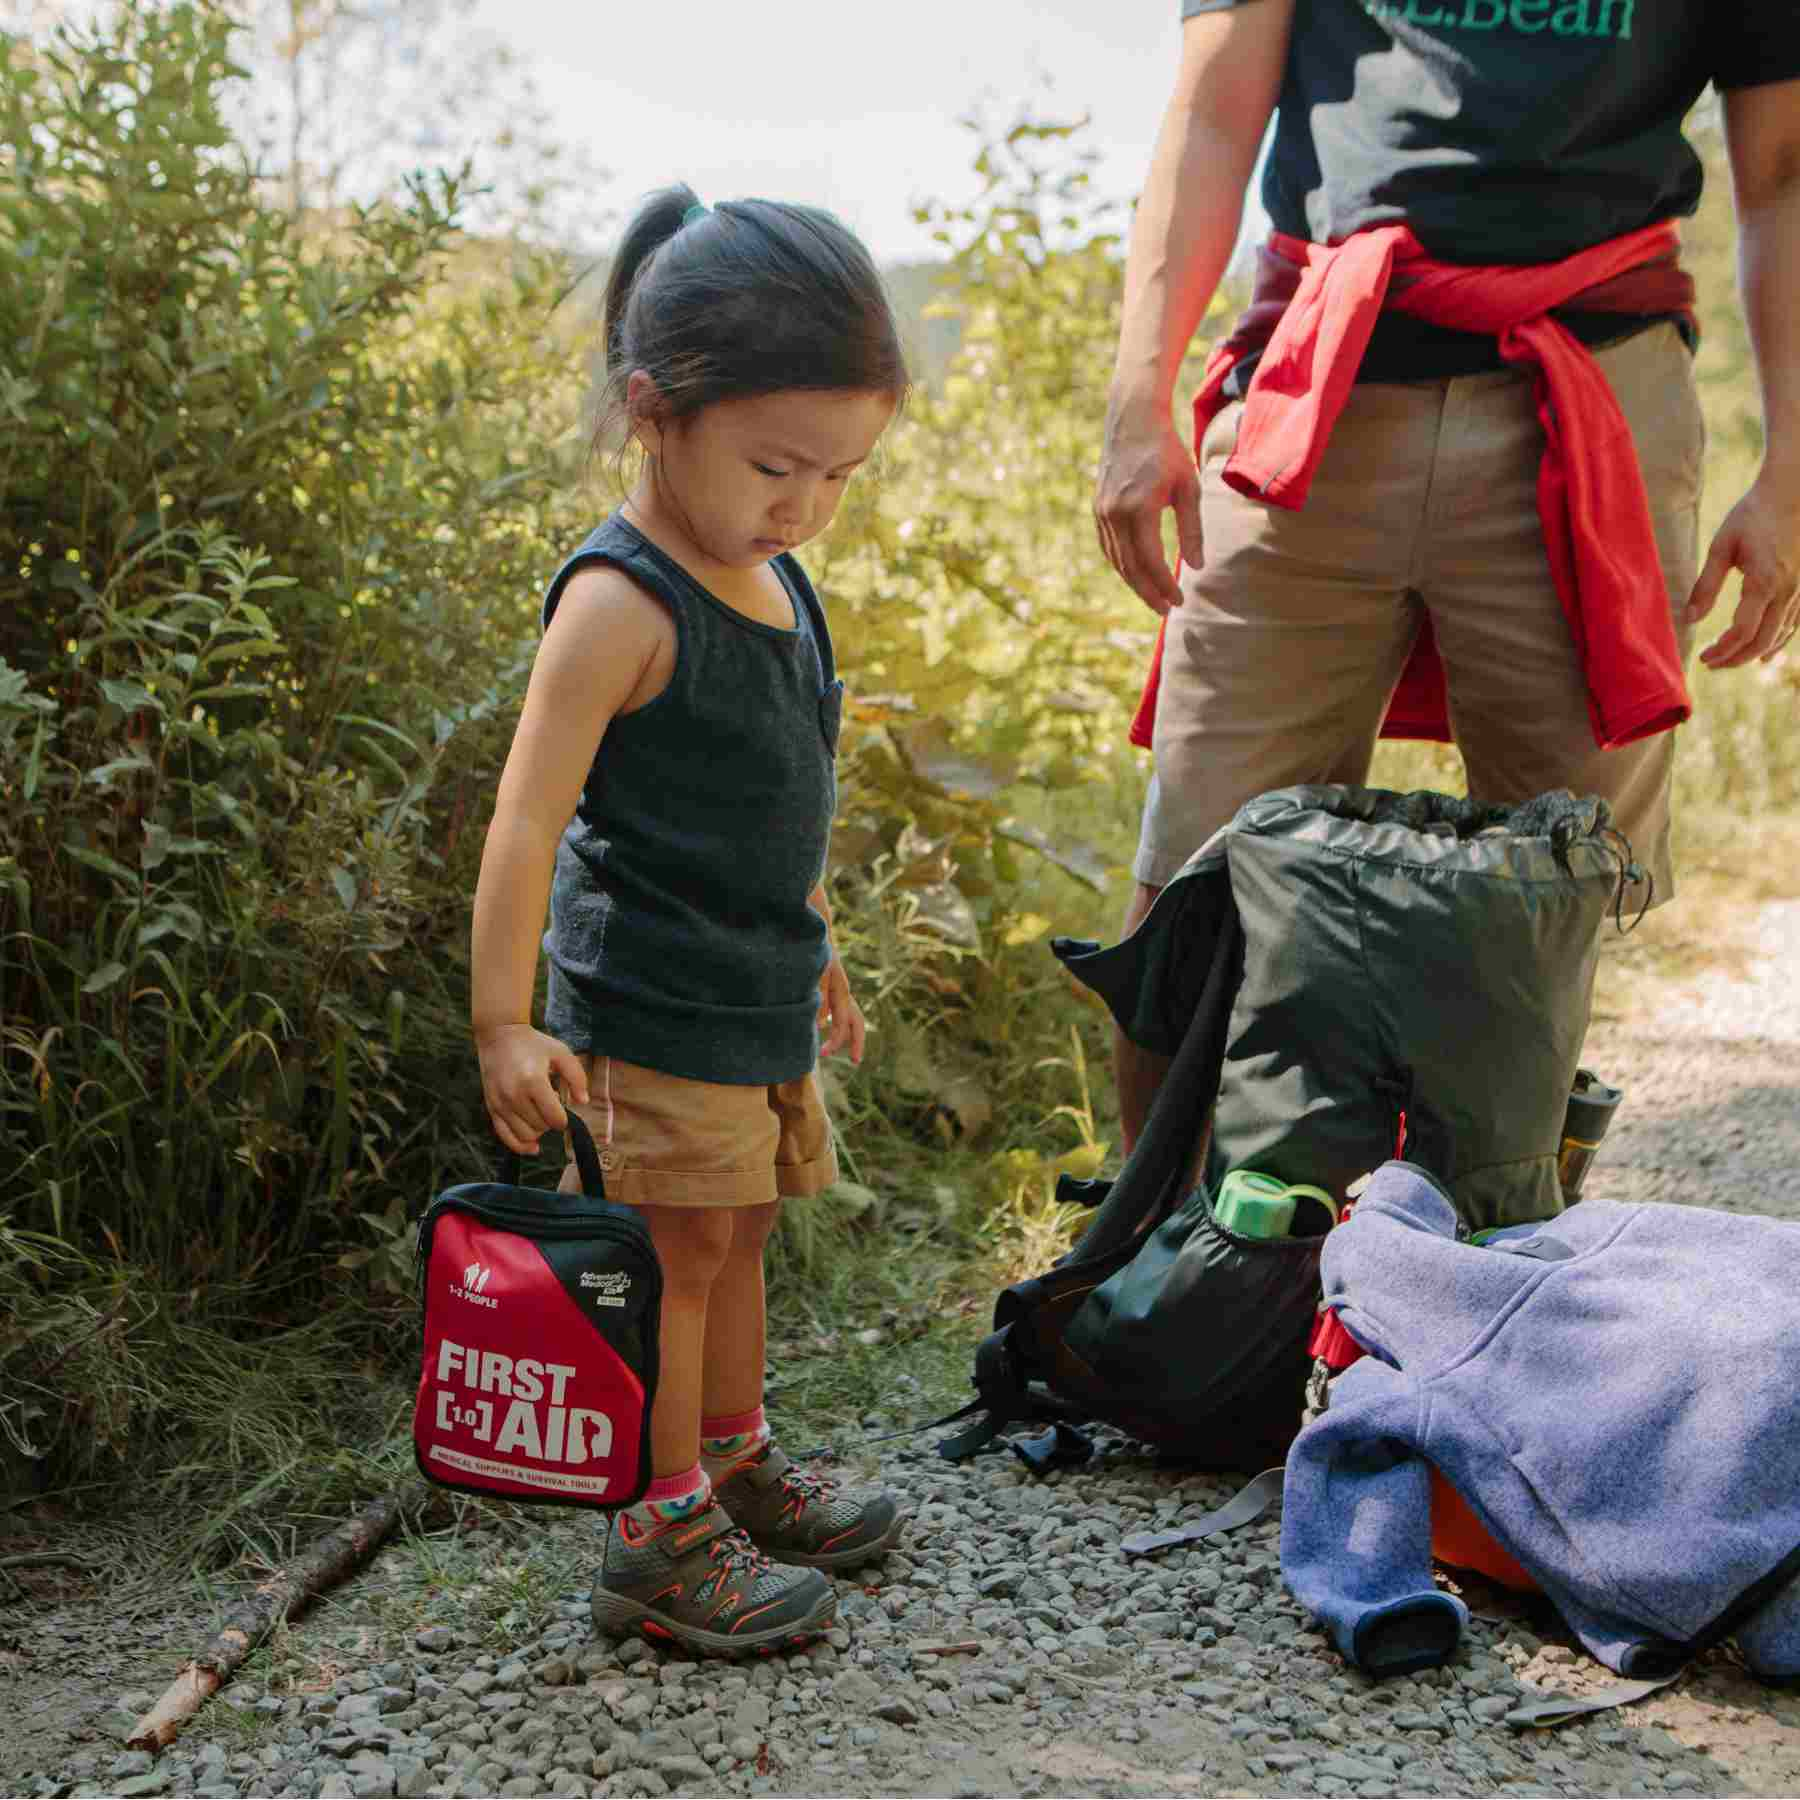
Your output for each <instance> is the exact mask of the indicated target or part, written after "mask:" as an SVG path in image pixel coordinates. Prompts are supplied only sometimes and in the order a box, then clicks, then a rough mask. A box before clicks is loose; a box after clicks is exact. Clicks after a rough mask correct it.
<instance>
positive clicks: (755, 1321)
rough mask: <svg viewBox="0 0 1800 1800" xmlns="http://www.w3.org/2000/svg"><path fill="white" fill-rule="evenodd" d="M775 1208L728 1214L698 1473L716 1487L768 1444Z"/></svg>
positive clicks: (710, 1309) (710, 1317) (714, 1300)
mask: <svg viewBox="0 0 1800 1800" xmlns="http://www.w3.org/2000/svg"><path fill="white" fill-rule="evenodd" d="M780 1206H781V1202H780V1201H779V1200H777V1201H775V1202H773V1203H772V1204H771V1205H768V1206H746V1207H743V1208H740V1209H739V1210H737V1211H735V1212H734V1213H733V1214H732V1238H731V1251H730V1254H729V1255H728V1256H727V1257H726V1259H725V1267H724V1268H723V1269H722V1270H721V1271H720V1273H719V1278H718V1280H717V1281H716V1282H714V1284H713V1291H712V1297H711V1300H710V1301H709V1302H708V1305H707V1310H706V1368H705V1373H704V1375H703V1377H702V1380H701V1418H700V1466H701V1468H702V1469H703V1470H705V1472H706V1477H707V1479H708V1480H709V1481H711V1482H713V1483H714V1484H715V1485H717V1483H719V1482H720V1481H722V1480H723V1479H724V1478H725V1477H726V1476H727V1475H729V1474H730V1473H731V1471H732V1470H733V1469H735V1468H736V1467H737V1465H738V1464H739V1463H740V1462H742V1461H744V1460H745V1458H747V1457H753V1456H755V1455H756V1454H757V1453H758V1452H759V1451H760V1450H761V1449H762V1447H763V1445H764V1444H766V1443H767V1442H768V1441H769V1427H768V1423H767V1421H766V1420H765V1419H764V1417H763V1406H762V1402H763V1368H764V1364H765V1360H766V1351H767V1348H768V1331H767V1316H768V1315H767V1311H766V1302H765V1291H764V1287H763V1252H764V1250H765V1249H766V1248H767V1247H768V1242H769V1234H770V1232H772V1231H773V1230H774V1229H775V1218H776V1214H777V1213H778V1212H779V1210H780Z"/></svg>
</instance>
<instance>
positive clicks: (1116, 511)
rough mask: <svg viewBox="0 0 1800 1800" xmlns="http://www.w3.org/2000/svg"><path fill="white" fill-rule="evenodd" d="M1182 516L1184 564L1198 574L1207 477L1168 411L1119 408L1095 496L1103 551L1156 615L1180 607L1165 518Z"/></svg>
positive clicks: (1178, 527) (1110, 424)
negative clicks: (1165, 537)
mask: <svg viewBox="0 0 1800 1800" xmlns="http://www.w3.org/2000/svg"><path fill="white" fill-rule="evenodd" d="M1171 508H1172V509H1173V511H1174V513H1175V536H1176V541H1177V542H1178V543H1179V544H1180V546H1181V560H1182V562H1183V563H1184V564H1186V566H1187V567H1188V568H1190V569H1197V568H1199V567H1200V566H1201V564H1202V561H1203V560H1204V545H1203V544H1202V541H1201V536H1200V477H1199V473H1198V471H1197V470H1196V469H1195V467H1194V458H1193V455H1192V453H1191V452H1190V451H1189V450H1188V447H1187V446H1186V445H1185V444H1184V443H1183V442H1182V441H1181V438H1180V437H1179V435H1178V434H1177V433H1176V431H1175V428H1174V426H1173V425H1172V424H1171V423H1170V420H1169V410H1168V408H1167V406H1161V407H1148V406H1133V405H1126V406H1119V405H1116V404H1115V406H1114V408H1113V409H1112V411H1111V412H1110V413H1109V414H1108V416H1107V421H1106V443H1105V446H1104V448H1103V449H1102V450H1101V453H1100V479H1099V484H1098V487H1097V489H1096V491H1095V495H1094V524H1095V526H1096V528H1097V529H1098V531H1099V534H1100V548H1101V549H1102V550H1103V551H1104V552H1105V554H1106V560H1107V561H1108V562H1109V563H1111V564H1112V566H1113V568H1114V569H1116V570H1117V571H1118V573H1119V574H1120V576H1122V577H1123V578H1124V580H1125V583H1126V585H1127V586H1129V587H1130V589H1131V591H1132V592H1133V593H1134V594H1136V595H1137V597H1138V598H1139V599H1140V600H1142V601H1143V602H1144V604H1145V605H1146V606H1148V607H1149V608H1150V610H1151V611H1152V612H1155V613H1160V614H1166V613H1167V612H1168V611H1169V609H1170V608H1171V607H1175V606H1179V605H1180V604H1181V586H1180V583H1179V582H1177V580H1176V579H1175V575H1174V573H1173V572H1172V571H1171V570H1170V568H1169V565H1168V562H1167V560H1166V559H1165V557H1164V554H1163V539H1162V516H1163V513H1164V512H1165V511H1167V510H1169V509H1171Z"/></svg>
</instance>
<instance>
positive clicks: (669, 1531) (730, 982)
mask: <svg viewBox="0 0 1800 1800" xmlns="http://www.w3.org/2000/svg"><path fill="white" fill-rule="evenodd" d="M606 365H607V393H608V409H607V410H608V416H607V417H606V418H605V419H603V421H602V429H603V430H604V429H606V428H607V426H608V425H610V424H622V425H623V426H624V428H625V430H626V431H627V432H628V433H629V436H630V438H631V439H633V440H635V441H636V443H637V444H638V446H639V447H640V448H641V450H642V451H643V457H644V460H643V468H642V472H641V474H640V476H639V478H638V480H637V483H636V485H635V487H634V488H633V489H632V492H631V497H630V498H629V499H628V500H627V501H626V502H625V504H624V506H623V507H621V508H620V510H619V511H617V512H616V513H614V514H613V516H612V517H611V518H609V519H608V520H607V521H606V522H605V524H603V525H602V526H601V527H600V528H599V529H598V530H597V531H596V532H595V533H594V534H593V536H591V537H590V538H589V539H588V540H587V542H586V543H585V544H583V545H582V546H581V548H580V549H579V550H577V551H576V552H575V554H574V555H573V556H572V557H571V558H570V559H569V560H568V562H566V563H565V564H564V565H563V567H562V568H561V569H560V570H559V571H558V572H557V575H556V577H555V579H554V580H553V581H552V582H551V584H550V589H549V593H548V595H547V597H546V599H545V602H544V637H543V643H542V645H541V646H540V648H539V650H538V655H537V662H536V665H535V667H534V668H533V670H532V675H531V682H530V686H529V689H528V691H527V693H526V697H525V706H524V711H523V713H522V715H521V717H520V720H519V726H518V731H517V733H516V735H515V736H514V738H513V744H512V750H511V753H510V755H509V756H508V758H507V762H506V770H505V773H504V774H503V775H502V777H501V780H500V791H499V796H498V799H497V802H496V805H495V811H494V821H493V824H492V826H491V827H490V829H489V832H488V838H487V847H486V850H485V852H484V854H483V857H482V864H481V878H480V883H479V885H478V887H477V889H476V894H475V919H474V940H473V955H474V998H473V1024H474V1032H475V1042H476V1047H477V1049H478V1050H479V1052H480V1056H481V1079H482V1088H483V1092H484V1094H485V1097H486V1100H487V1106H488V1111H489V1113H490V1114H491V1115H492V1118H493V1122H494V1129H495V1131H496V1132H497V1133H498V1134H499V1136H500V1139H501V1141H502V1142H503V1143H505V1144H506V1145H508V1146H509V1147H510V1148H512V1149H514V1150H516V1151H520V1152H526V1151H529V1150H533V1149H535V1148H536V1146H537V1139H538V1135H539V1133H540V1132H543V1131H546V1130H556V1129H558V1128H560V1127H561V1125H562V1124H563V1122H564V1113H563V1107H562V1104H561V1103H560V1102H559V1101H558V1099H557V1095H556V1093H555V1091H554V1089H553V1088H552V1086H551V1078H552V1077H553V1076H558V1077H560V1078H561V1080H562V1084H563V1092H564V1093H565V1095H567V1096H568V1097H569V1103H570V1104H572V1105H573V1106H574V1107H575V1109H576V1110H577V1111H578V1112H580V1113H581V1115H582V1117H583V1119H584V1120H585V1121H586V1123H587V1124H588V1125H589V1126H590V1128H591V1129H592V1131H593V1133H594V1138H595V1141H596V1142H597V1143H598V1144H599V1145H600V1146H601V1155H600V1161H601V1166H602V1168H603V1169H604V1170H605V1171H606V1179H607V1192H608V1193H609V1194H610V1195H611V1196H612V1197H613V1198H614V1199H617V1200H620V1201H623V1202H625V1203H626V1204H628V1205H632V1206H636V1207H640V1208H641V1209H642V1211H643V1215H644V1220H645V1223H646V1224H647V1225H648V1226H649V1229H650V1235H651V1237H652V1239H653V1240H654V1242H655V1244H656V1249H657V1254H658V1256H659V1257H660V1259H661V1262H662V1266H663V1279H664V1295H663V1315H662V1366H661V1379H660V1385H659V1388H658V1391H657V1399H656V1406H655V1410H654V1412H653V1414H652V1417H651V1451H652V1455H653V1458H654V1474H655V1481H654V1483H653V1485H652V1486H651V1488H650V1491H649V1493H648V1495H647V1496H646V1497H645V1498H644V1499H643V1500H642V1501H641V1502H640V1503H639V1504H638V1505H636V1506H632V1507H628V1508H626V1509H625V1510H623V1511H622V1512H619V1513H617V1514H615V1515H613V1517H612V1519H611V1522H610V1525H609V1528H608V1531H607V1535H606V1543H605V1550H604V1552H603V1555H602V1561H601V1567H600V1573H599V1575H598V1576H597V1577H596V1579H595V1582H594V1591H593V1611H594V1618H595V1621H596V1623H597V1624H599V1625H601V1626H603V1627H607V1628H611V1629H615V1630H617V1629H624V1628H630V1627H636V1628H637V1629H638V1630H640V1631H642V1632H644V1633H645V1634H646V1635H648V1636H651V1637H654V1638H657V1639H661V1640H664V1641H674V1642H677V1643H679V1644H680V1645H682V1646H683V1647H684V1648H686V1649H688V1650H690V1651H699V1652H702V1653H705V1652H709V1651H717V1652H728V1653H729V1652H736V1651H742V1650H747V1649H756V1648H768V1647H772V1646H774V1645H777V1644H787V1643H794V1642H804V1641H806V1640H807V1639H808V1638H810V1637H813V1636H816V1635H817V1634H818V1633H819V1632H821V1631H822V1630H824V1629H825V1627H826V1626H828V1625H829V1624H830V1622H831V1620H832V1618H833V1616H834V1614H835V1611H836V1604H837V1603H836V1596H835V1594H834V1592H833V1590H832V1587H831V1583H830V1582H829V1580H828V1579H827V1578H826V1575H825V1573H824V1571H826V1570H835V1569H841V1568H847V1567H849V1566H851V1565H852V1564H854V1563H858V1562H861V1561H863V1560H864V1559H866V1558H868V1557H870V1556H873V1555H875V1554H877V1553H878V1552H880V1551H882V1550H884V1549H886V1548H887V1547H888V1545H889V1544H891V1543H892V1542H893V1540H894V1537H895V1535H896V1533H897V1531H898V1521H897V1518H896V1513H895V1505H894V1502H893V1500H892V1499H891V1498H889V1497H888V1496H887V1495H885V1494H872V1495H862V1496H852V1495H848V1494H843V1493H840V1492H838V1491H837V1490H835V1489H834V1488H833V1487H832V1486H831V1485H830V1484H829V1483H827V1482H826V1481H824V1480H822V1479H820V1478H819V1477H817V1476H813V1475H802V1474H800V1473H799V1472H798V1471H796V1470H795V1469H794V1468H793V1467H792V1466H791V1465H790V1464H789V1462H788V1459H787V1457H786V1456H785V1455H783V1453H782V1452H781V1450H780V1449H779V1448H777V1447H776V1446H775V1445H774V1444H773V1443H772V1442H771V1441H770V1437H769V1428H768V1426H767V1424H766V1423H765V1422H764V1419H763V1408H762V1378H763V1334H764V1325H763V1318H764V1314H763V1246H764V1245H765V1243H766V1242H767V1241H768V1237H769V1232H770V1229H771V1228H772V1227H773V1225H774V1223H775V1214H776V1209H777V1207H778V1206H779V1204H780V1201H781V1199H782V1198H784V1197H788V1196H793V1197H796V1198H799V1197H804V1196H809V1195H813V1194H817V1193H818V1192H819V1191H820V1190H821V1189H823V1188H825V1187H827V1186H829V1185H830V1184H831V1182H832V1181H834V1180H835V1179H836V1176H837V1161H836V1156H835V1153H834V1151H833V1148H832V1141H831V1128H830V1125H829V1123H828V1121H827V1120H826V1117H825V1112H824V1108H823V1106H822V1104H821V1101H820V1095H819V1086H818V1080H817V1077H816V1075H815V1073H814V1068H815V1064H816V1062H817V1059H818V1056H819V1054H820V1048H821V1047H820V1037H821V1035H822V1034H823V1035H824V1038H825V1041H824V1045H823V1051H824V1053H825V1054H827V1055H830V1054H835V1053H837V1052H839V1051H844V1050H847V1051H848V1052H849V1055H850V1057H851V1059H852V1060H853V1061H860V1060H861V1058H862V1048H863V1030H864V1027H863V1019H862V1014H861V1013H860V1011H859V1010H858V1009H857V1006H856V1003H855V1001H854V1000H852V999H851V997H850V988H849V983H848V981H847V980H846V978H845V974H844V966H843V964H842V963H841V962H840V961H839V960H838V958H837V957H836V955H835V954H834V952H833V949H832V945H831V932H830V918H831V915H830V909H829V907H828V906H827V904H826V899H825V890H824V885H823V883H824V871H825V851H826V843H827V839H828V836H829V833H830V828H831V818H832V813H833V811H834V810H835V805H836V793H837V783H836V774H835V769H834V765H833V757H834V753H835V751H836V747H837V736H838V720H839V713H840V709H841V705H842V697H843V690H842V684H841V683H840V682H839V681H838V680H837V679H836V677H835V669H834V665H833V662H832V654H831V639H830V637H829V635H828V633H827V631H826V627H825V618H824V614H823V613H822V611H821V610H820V607H819V602H818V599H817V597H816V596H815V594H814V593H813V590H812V587H811V584H810V583H809V582H808V581H807V578H806V576H805V574H804V573H803V572H802V570H801V568H800V565H799V564H798V563H797V562H795V561H794V560H793V558H792V556H791V555H790V554H789V553H790V552H791V551H793V550H794V549H796V548H797V547H798V546H799V545H801V544H804V543H805V542H807V540H808V539H810V538H813V537H815V536H817V535H818V533H819V532H821V531H823V530H824V528H825V527H826V525H827V524H829V523H830V521H831V516H832V514H833V513H834V512H835V511H836V510H837V505H838V501H839V500H840V499H841V498H842V496H843V492H844V486H845V483H846V482H848V481H849V479H850V477H851V476H852V474H854V472H855V471H856V470H857V469H858V468H859V467H860V466H861V465H862V464H863V462H864V461H865V460H866V459H867V457H868V456H869V454H870V452H871V451H872V450H873V449H874V447H875V444H876V440H877V439H878V438H879V437H880V436H881V434H882V432H883V430H885V429H886V427H887V424H888V422H889V420H890V419H891V418H892V417H893V415H894V412H895V410H896V408H897V407H898V406H899V404H900V402H901V400H902V399H903V397H904V395H905V393H906V390H907V385H908V376H907V370H906V363H905V358H904V356H903V354H902V351H901V348H900V341H899V336H898V333H897V332H896V330H895V325H894V320H893V316H892V314H891V312H890V311H889V308H888V304H887V300H886V298H885V296H884V294H883V292H882V287H881V281H880V277H879V276H878V275H877V273H876V271H875V268H874V265H873V264H872V262H871V261H870V259H869V256H868V253H867V252H866V251H865V250H864V249H863V247H862V245H861V244H860V243H858V241H857V240H856V239H855V238H854V237H853V236H852V235H851V234H850V233H849V232H848V231H847V230H845V228H844V227H843V226H842V225H840V224H839V223H838V222H837V221H836V220H835V219H833V218H831V217H830V216H829V215H828V214H826V213H822V212H818V211H815V210H813V209H811V208H809V207H802V206H787V205H779V204H776V203H775V202H772V201H767V200H743V201H735V202H731V203H728V204H725V205H722V206H720V207H719V208H718V209H717V210H716V211H709V210H708V209H707V208H705V207H703V206H701V205H700V204H699V203H698V202H697V201H696V200H695V198H694V195H693V194H692V192H691V191H690V190H689V189H687V188H685V187H674V188H669V189H666V190H665V191H663V192H661V193H659V194H656V195H654V196H652V198H651V199H650V200H649V201H648V202H646V203H645V205H644V207H643V208H642V210H641V211H640V212H639V213H638V215H637V216H636V218H634V219H633V221H632V222H631V224H630V226H629V227H628V229H627V231H626V233H625V237H624V241H623V243H622V244H621V246H620V250H619V255H618V260H617V261H616V263H615V264H614V266H613V270H612V274H611V279H610V281H609V283H608V287H607V294H606ZM546 902H548V905H549V912H550V929H549V932H548V934H547V936H546V937H545V939H544V943H545V947H546V949H547V951H548V954H549V958H550V985H549V999H548V1003H547V1006H546V1009H545V1030H543V1031H538V1030H535V1029H534V1028H533V1026H532V1024H531V996H532V982H533V975H534V972H535V969H536V963H537V949H538V933H539V929H540V926H541V924H542V921H543V918H544V913H545V906H546ZM576 1185H578V1183H577V1180H576V1178H575V1176H574V1172H573V1170H572V1169H570V1170H569V1171H567V1172H565V1175H564V1186H565V1187H574V1186H576ZM753 1545H754V1546H755V1547H754V1548H753V1547H752V1546H753ZM771 1559H774V1560H771Z"/></svg>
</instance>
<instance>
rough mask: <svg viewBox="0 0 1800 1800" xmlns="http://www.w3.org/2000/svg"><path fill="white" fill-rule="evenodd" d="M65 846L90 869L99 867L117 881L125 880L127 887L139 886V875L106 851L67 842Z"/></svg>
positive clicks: (104, 873)
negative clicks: (116, 860)
mask: <svg viewBox="0 0 1800 1800" xmlns="http://www.w3.org/2000/svg"><path fill="white" fill-rule="evenodd" d="M63 848H64V849H65V850H66V851H68V853H69V854H70V855H71V856H72V857H74V859H75V860H76V861H77V862H78V863H82V864H84V865H85V866H86V867H88V868H90V869H98V870H99V871H100V873H101V874H102V875H110V876H112V877H113V879H114V880H115V881H122V882H124V883H125V885H126V886H127V887H130V888H136V887H137V885H138V878H137V875H136V874H135V873H134V872H133V871H132V870H130V869H128V868H126V866H125V865H124V864H123V863H122V862H115V861H114V860H113V859H112V858H111V857H110V856H108V855H106V854H105V852H103V851H100V850H89V849H86V848H84V847H83V846H82V845H80V844H69V843H65V844H64V845H63Z"/></svg>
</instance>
